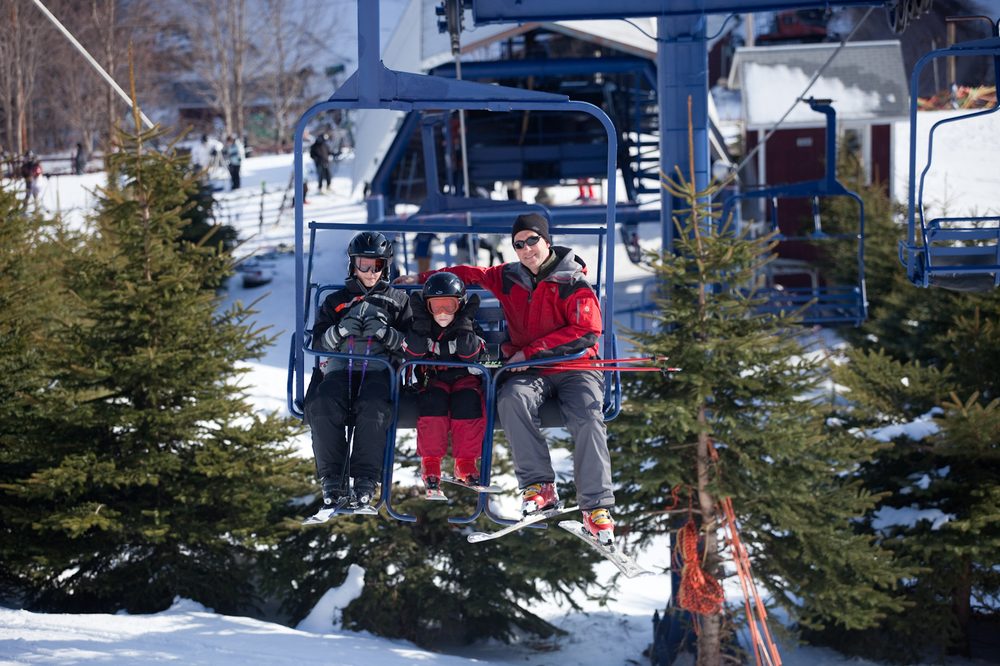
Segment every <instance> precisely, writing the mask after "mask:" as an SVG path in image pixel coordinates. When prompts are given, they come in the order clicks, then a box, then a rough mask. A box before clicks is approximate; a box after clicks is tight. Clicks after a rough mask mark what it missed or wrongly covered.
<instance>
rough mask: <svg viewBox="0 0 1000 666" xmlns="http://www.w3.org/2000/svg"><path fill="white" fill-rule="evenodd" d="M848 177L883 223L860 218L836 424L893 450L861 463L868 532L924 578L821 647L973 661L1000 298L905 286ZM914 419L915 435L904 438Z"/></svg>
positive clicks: (988, 531)
mask: <svg viewBox="0 0 1000 666" xmlns="http://www.w3.org/2000/svg"><path fill="white" fill-rule="evenodd" d="M841 172H842V174H844V175H845V176H846V177H847V178H849V179H852V180H853V182H852V185H851V186H852V187H853V188H854V189H856V190H858V191H859V192H860V193H861V194H862V196H863V198H864V199H865V202H866V207H867V208H868V210H869V211H875V212H876V214H869V215H868V217H867V220H866V226H867V229H868V234H867V239H866V255H867V257H868V258H869V260H868V261H867V262H866V263H867V266H868V276H869V279H868V285H869V288H868V294H869V300H870V303H871V306H870V311H869V320H868V321H867V322H866V323H865V324H864V325H863V326H862V327H861V328H860V329H858V330H856V331H846V332H845V334H846V336H847V337H848V338H849V339H850V340H851V342H852V343H853V347H854V348H853V350H852V351H851V352H850V353H849V354H848V363H845V364H844V365H842V366H841V367H840V368H839V369H838V371H837V374H836V381H837V383H838V384H841V385H843V386H845V387H847V389H848V391H847V392H846V393H845V398H847V400H848V401H849V404H847V405H845V408H844V409H843V410H842V413H841V414H840V415H839V417H840V418H841V419H842V420H843V421H844V422H845V423H847V424H849V425H851V426H853V427H856V428H859V429H860V430H862V431H864V432H867V433H871V434H877V435H878V436H879V437H880V438H881V439H883V440H886V441H888V442H891V445H890V446H887V447H885V448H883V449H881V450H880V451H879V453H878V455H877V456H876V457H875V458H874V459H873V460H872V461H871V462H870V463H868V464H867V465H865V469H864V478H865V481H866V484H867V485H868V486H869V487H870V488H871V489H872V491H873V492H877V493H879V494H880V496H881V498H882V499H880V502H879V505H878V506H877V507H876V510H875V511H873V512H870V514H869V515H868V516H867V520H866V521H865V527H866V529H867V530H868V531H869V532H870V533H872V534H874V535H876V536H877V537H878V538H879V539H880V543H881V544H882V545H883V546H884V547H886V548H889V549H891V550H892V551H893V553H894V556H895V558H896V559H898V560H899V561H900V562H902V563H904V564H905V565H907V566H909V567H916V568H919V571H920V573H919V574H918V575H913V576H909V577H907V578H906V581H905V584H904V585H903V586H902V587H901V589H900V591H899V595H900V598H901V599H903V600H906V601H907V602H909V603H908V604H907V610H906V611H905V612H903V613H899V614H897V615H894V616H892V617H889V618H887V619H886V620H885V621H884V622H883V623H882V624H881V626H880V627H878V629H877V630H873V631H871V632H868V633H861V634H858V633H849V634H843V633H837V634H834V635H827V636H826V638H827V639H828V640H831V641H832V642H834V643H835V644H838V645H845V646H851V647H852V648H853V650H854V651H856V652H858V653H861V654H866V655H870V656H875V657H882V658H891V659H896V660H900V661H906V660H917V659H921V658H926V657H927V656H928V654H938V655H940V654H943V653H944V652H947V651H949V650H950V651H958V652H962V653H968V652H969V636H970V631H972V630H973V628H974V625H975V623H976V622H977V621H979V620H983V619H987V618H988V617H989V616H992V617H994V618H995V617H996V616H997V614H998V612H1000V608H998V607H997V602H996V599H997V595H998V593H1000V581H998V577H997V574H996V571H995V569H994V565H995V564H996V562H997V560H998V558H1000V504H998V498H1000V487H998V482H997V479H998V478H1000V425H998V424H1000V406H998V402H997V399H998V397H1000V328H998V324H997V322H998V315H1000V296H998V294H997V293H996V292H988V293H981V294H975V293H956V292H950V291H946V290H942V289H920V288H917V287H915V286H914V285H912V284H910V282H909V281H908V280H907V278H906V274H905V270H904V269H903V267H902V266H901V265H900V264H899V262H898V260H897V259H896V245H897V242H898V241H899V239H901V238H902V237H903V233H904V231H905V230H904V228H902V227H901V226H900V224H899V223H898V222H897V221H896V220H897V219H898V218H897V217H894V215H893V210H892V207H891V206H890V204H889V200H888V197H887V196H886V194H885V191H884V189H883V188H882V187H881V186H879V185H877V184H876V185H875V186H865V185H864V184H863V181H864V174H863V173H862V172H861V171H860V169H859V168H858V167H857V165H856V163H855V162H852V161H851V160H850V159H847V160H845V161H844V162H843V163H842V165H841ZM833 213H834V214H836V211H833ZM834 260H835V263H836V260H837V258H836V257H835V258H834ZM917 420H922V421H924V422H925V425H924V427H923V428H921V429H919V431H918V432H919V434H914V435H912V437H911V435H910V434H907V433H906V432H903V431H902V429H901V428H900V426H903V425H905V424H909V423H912V422H914V421H917ZM911 428H912V427H911ZM910 432H913V430H912V429H911V431H910ZM914 516H917V517H918V518H919V519H914Z"/></svg>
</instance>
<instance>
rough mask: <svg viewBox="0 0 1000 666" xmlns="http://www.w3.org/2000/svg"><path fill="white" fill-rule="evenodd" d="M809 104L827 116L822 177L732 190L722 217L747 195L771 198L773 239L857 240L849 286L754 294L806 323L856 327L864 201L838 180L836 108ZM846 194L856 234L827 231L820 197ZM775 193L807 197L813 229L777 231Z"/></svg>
mask: <svg viewBox="0 0 1000 666" xmlns="http://www.w3.org/2000/svg"><path fill="white" fill-rule="evenodd" d="M805 101H806V102H808V103H809V107H810V108H811V109H812V110H813V111H816V112H818V113H822V114H824V115H825V116H826V134H825V136H826V175H825V177H824V178H822V179H820V180H808V181H803V182H800V183H790V184H788V185H776V186H773V187H763V188H760V189H756V190H751V191H748V192H741V193H739V194H735V195H733V196H732V197H730V198H729V199H727V200H726V202H725V204H724V205H723V208H722V219H723V220H728V219H729V216H730V214H732V212H733V209H734V207H735V206H736V205H737V204H739V203H740V202H742V201H745V200H747V199H770V200H771V201H772V205H771V225H772V230H773V231H777V232H779V234H778V235H777V236H776V239H777V240H779V241H780V240H811V241H822V240H831V239H838V238H841V239H842V238H851V239H856V240H857V244H858V250H857V264H858V282H857V284H856V285H853V286H834V287H819V288H816V289H811V288H792V289H784V290H780V291H779V290H770V291H765V292H761V291H758V292H757V293H758V294H760V295H764V296H766V297H767V299H768V302H767V305H765V306H764V308H762V311H763V312H771V313H777V312H781V311H786V312H787V311H800V312H801V313H802V322H803V323H804V324H837V323H849V324H853V325H855V326H858V325H860V324H861V322H863V321H864V320H865V319H866V318H867V316H868V292H867V288H866V285H865V203H864V201H863V200H862V199H861V197H860V196H858V194H857V193H856V192H853V191H851V190H849V189H847V188H846V187H844V185H843V184H841V183H840V181H838V180H837V112H836V111H835V110H834V108H833V107H832V106H831V105H830V104H829V103H828V102H826V101H823V100H815V99H812V98H810V99H808V100H805ZM836 196H841V197H848V198H850V199H853V200H854V201H855V202H856V203H857V204H858V209H859V218H858V230H857V233H855V234H836V235H831V234H826V233H824V232H823V230H822V228H821V227H820V224H819V198H820V197H824V198H828V197H836ZM779 198H795V199H811V200H812V203H813V219H814V220H815V229H814V231H813V233H812V234H809V235H807V236H795V237H789V236H784V235H782V234H780V229H779V228H778V220H777V215H778V205H777V200H778V199H779Z"/></svg>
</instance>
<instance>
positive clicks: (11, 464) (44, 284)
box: [0, 187, 68, 597]
mask: <svg viewBox="0 0 1000 666" xmlns="http://www.w3.org/2000/svg"><path fill="white" fill-rule="evenodd" d="M0 220H2V221H3V222H2V223H0V497H4V500H3V501H0V591H3V592H4V593H5V594H7V595H9V596H11V597H17V596H19V595H20V592H21V590H20V584H19V580H18V576H17V574H16V573H15V572H14V571H13V570H12V569H11V567H10V563H11V561H12V558H13V557H14V556H15V555H16V554H17V553H19V552H20V551H22V549H23V548H24V546H25V543H24V541H23V538H24V536H25V535H24V534H23V533H21V532H20V531H19V530H17V529H15V528H14V525H13V523H12V517H13V512H14V511H15V507H14V506H12V505H11V504H10V503H9V502H8V500H7V497H6V495H5V494H4V493H5V490H6V489H7V488H9V484H11V483H13V482H15V481H16V480H17V479H18V478H20V476H21V475H23V474H24V473H25V472H26V471H27V470H30V469H31V464H32V463H31V461H32V458H33V457H34V456H35V455H36V441H37V438H38V437H39V435H40V433H44V432H45V431H46V425H45V424H46V421H47V420H48V419H50V418H52V417H53V415H55V414H58V413H60V412H61V411H62V409H63V406H62V404H61V402H60V401H59V400H57V399H54V396H53V392H52V391H51V390H50V383H51V377H52V376H53V374H54V372H55V370H56V369H57V368H58V365H59V361H58V342H57V341H56V340H55V339H54V337H53V334H54V332H55V331H57V330H58V329H59V327H60V325H61V322H63V321H64V319H65V317H66V316H67V310H68V308H67V307H66V305H67V301H68V299H67V294H66V293H65V291H64V290H63V289H62V286H61V281H60V278H61V277H62V275H63V273H64V271H63V268H62V266H61V264H62V257H61V254H62V251H61V247H62V243H63V242H65V241H66V239H65V238H64V237H63V234H62V231H61V230H60V228H59V226H58V225H56V224H53V223H51V222H49V221H46V220H44V219H42V218H41V217H39V216H37V215H28V214H27V212H26V211H25V210H24V209H23V207H22V205H21V202H20V201H18V199H17V196H16V195H15V193H14V192H13V191H11V190H9V189H6V188H2V187H0Z"/></svg>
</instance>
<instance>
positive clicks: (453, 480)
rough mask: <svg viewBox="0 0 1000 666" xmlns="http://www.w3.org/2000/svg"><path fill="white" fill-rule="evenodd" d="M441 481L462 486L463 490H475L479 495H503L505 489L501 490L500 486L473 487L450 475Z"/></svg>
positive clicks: (442, 477)
mask: <svg viewBox="0 0 1000 666" xmlns="http://www.w3.org/2000/svg"><path fill="white" fill-rule="evenodd" d="M441 480H442V481H444V482H445V483H450V484H452V485H456V486H460V487H462V488H468V489H469V490H475V491H476V492H477V493H502V492H503V488H501V487H500V486H498V485H489V486H481V485H478V484H477V485H473V484H471V483H466V482H465V481H461V480H459V479H456V478H455V477H453V476H448V475H442V476H441Z"/></svg>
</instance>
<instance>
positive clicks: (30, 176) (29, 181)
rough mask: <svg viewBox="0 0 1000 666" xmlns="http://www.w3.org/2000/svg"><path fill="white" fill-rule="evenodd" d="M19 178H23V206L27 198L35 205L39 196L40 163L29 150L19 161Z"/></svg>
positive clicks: (26, 203)
mask: <svg viewBox="0 0 1000 666" xmlns="http://www.w3.org/2000/svg"><path fill="white" fill-rule="evenodd" d="M21 178H23V179H24V205H25V207H27V205H28V201H29V200H30V201H34V202H35V206H36V207H37V206H38V200H39V198H40V196H41V190H40V185H39V180H41V178H42V163H41V161H40V160H39V159H38V156H37V155H35V153H33V152H31V151H30V150H29V151H27V152H26V153H25V154H24V159H23V160H22V161H21Z"/></svg>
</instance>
